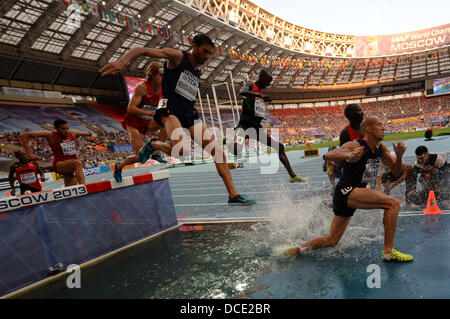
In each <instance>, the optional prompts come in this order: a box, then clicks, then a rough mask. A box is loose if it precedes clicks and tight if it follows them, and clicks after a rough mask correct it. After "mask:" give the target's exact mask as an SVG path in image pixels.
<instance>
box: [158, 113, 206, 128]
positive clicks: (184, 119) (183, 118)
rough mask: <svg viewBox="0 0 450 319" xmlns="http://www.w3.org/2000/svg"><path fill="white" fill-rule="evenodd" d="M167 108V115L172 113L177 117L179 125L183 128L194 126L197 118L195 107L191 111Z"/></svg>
mask: <svg viewBox="0 0 450 319" xmlns="http://www.w3.org/2000/svg"><path fill="white" fill-rule="evenodd" d="M160 110H161V109H160ZM167 110H168V111H167V112H168V115H173V116H176V117H177V119H178V120H179V121H180V123H181V127H183V128H187V129H188V128H190V127H191V126H194V124H195V121H196V120H198V119H199V116H198V112H197V110H196V109H195V108H194V109H193V111H192V112H182V111H177V110H176V109H167ZM155 121H156V120H155ZM157 123H158V122H157ZM158 124H160V123H158ZM160 125H161V124H160Z"/></svg>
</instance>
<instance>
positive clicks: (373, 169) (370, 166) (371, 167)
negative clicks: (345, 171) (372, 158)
mask: <svg viewBox="0 0 450 319" xmlns="http://www.w3.org/2000/svg"><path fill="white" fill-rule="evenodd" d="M380 166H381V163H367V164H366V170H365V171H364V174H363V179H362V182H363V183H367V184H369V183H372V182H374V181H375V180H376V178H377V175H378V169H379V168H380Z"/></svg>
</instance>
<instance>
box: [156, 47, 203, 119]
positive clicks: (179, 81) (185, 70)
mask: <svg viewBox="0 0 450 319" xmlns="http://www.w3.org/2000/svg"><path fill="white" fill-rule="evenodd" d="M182 52H183V59H182V60H181V62H180V64H179V65H178V66H177V67H176V69H174V70H171V69H169V68H167V62H166V63H164V73H163V79H162V93H163V95H164V97H165V98H166V99H167V109H168V110H169V111H170V112H172V113H175V114H177V113H182V114H192V113H193V112H194V105H195V100H196V97H197V91H198V88H199V87H200V75H201V70H200V67H198V68H197V69H194V67H193V66H192V64H191V61H190V60H189V53H188V52H187V51H182Z"/></svg>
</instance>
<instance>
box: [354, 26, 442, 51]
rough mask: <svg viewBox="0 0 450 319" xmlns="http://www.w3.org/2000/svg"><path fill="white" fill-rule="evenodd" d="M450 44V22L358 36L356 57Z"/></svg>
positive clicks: (422, 49) (418, 49) (427, 48)
mask: <svg viewBox="0 0 450 319" xmlns="http://www.w3.org/2000/svg"><path fill="white" fill-rule="evenodd" d="M445 45H450V24H445V25H441V26H437V27H433V28H429V29H423V30H419V31H412V32H406V33H397V34H389V35H374V36H357V37H356V39H355V50H354V56H355V57H373V56H385V55H396V54H405V53H412V52H417V51H425V50H430V49H435V48H438V47H442V46H445Z"/></svg>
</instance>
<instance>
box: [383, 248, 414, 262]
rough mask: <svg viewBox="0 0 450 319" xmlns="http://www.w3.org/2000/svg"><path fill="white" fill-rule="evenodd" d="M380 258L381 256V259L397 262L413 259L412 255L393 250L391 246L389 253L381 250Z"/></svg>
mask: <svg viewBox="0 0 450 319" xmlns="http://www.w3.org/2000/svg"><path fill="white" fill-rule="evenodd" d="M382 258H383V260H386V261H398V262H407V261H413V259H414V257H413V256H411V255H407V254H404V253H401V252H399V251H397V250H395V249H394V248H392V250H391V252H390V253H389V254H386V253H385V252H384V251H383V255H382Z"/></svg>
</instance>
